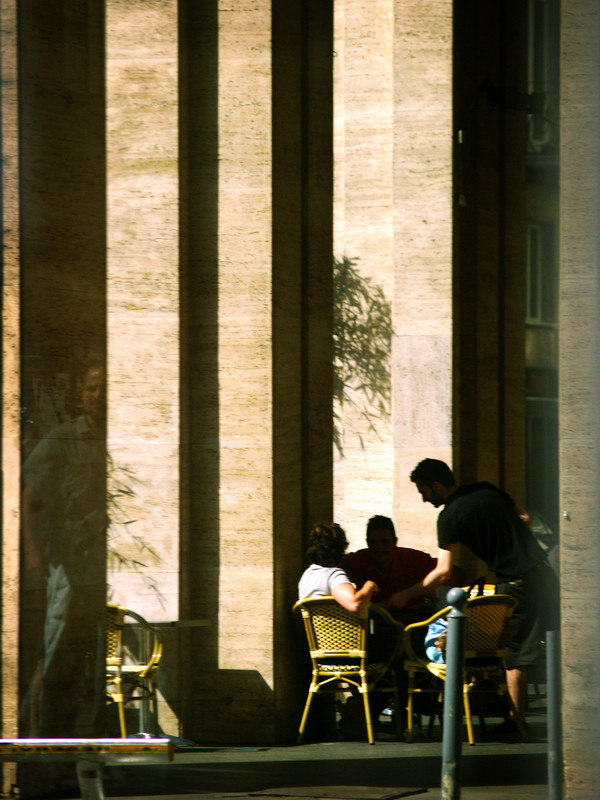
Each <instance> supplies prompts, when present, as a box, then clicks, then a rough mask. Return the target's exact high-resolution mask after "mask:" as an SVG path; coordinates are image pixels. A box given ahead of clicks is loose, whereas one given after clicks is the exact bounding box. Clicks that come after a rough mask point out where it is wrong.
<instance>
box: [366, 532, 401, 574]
mask: <svg viewBox="0 0 600 800" xmlns="http://www.w3.org/2000/svg"><path fill="white" fill-rule="evenodd" d="M367 546H368V548H369V555H370V556H371V560H372V561H373V563H374V564H375V566H376V567H377V568H378V569H381V570H388V569H391V568H392V566H393V564H394V549H395V547H396V540H395V539H394V537H393V536H392V532H391V531H390V530H388V529H387V528H379V529H375V530H372V531H369V536H368V538H367Z"/></svg>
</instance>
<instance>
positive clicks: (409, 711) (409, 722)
mask: <svg viewBox="0 0 600 800" xmlns="http://www.w3.org/2000/svg"><path fill="white" fill-rule="evenodd" d="M413 692H414V686H413V676H412V673H409V677H408V693H407V697H406V741H407V742H412V729H413Z"/></svg>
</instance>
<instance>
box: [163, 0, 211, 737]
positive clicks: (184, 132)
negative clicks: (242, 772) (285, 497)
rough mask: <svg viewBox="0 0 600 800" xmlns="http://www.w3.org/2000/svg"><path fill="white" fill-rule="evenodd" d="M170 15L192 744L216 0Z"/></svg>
mask: <svg viewBox="0 0 600 800" xmlns="http://www.w3.org/2000/svg"><path fill="white" fill-rule="evenodd" d="M178 18H179V52H180V61H179V68H180V69H179V114H180V116H179V130H180V136H179V148H180V158H179V180H180V192H181V201H180V254H181V255H180V299H181V319H180V323H181V350H180V355H181V373H180V374H181V380H180V387H179V388H180V412H181V443H180V455H181V459H180V464H181V467H180V498H181V499H180V519H181V524H180V536H181V538H180V551H179V552H180V570H181V571H180V587H179V588H180V618H181V619H196V618H208V619H210V620H211V622H212V625H211V628H210V630H209V632H207V631H202V630H200V631H198V630H193V629H190V630H189V631H182V632H181V636H180V650H179V653H178V657H179V663H180V676H181V677H180V683H179V692H178V698H177V700H175V701H174V703H173V706H174V711H175V714H176V715H177V717H178V718H179V720H180V721H181V724H182V732H183V735H184V736H185V737H186V738H190V739H192V740H194V741H196V740H200V738H201V732H202V722H201V720H202V719H203V717H204V710H203V709H204V707H205V706H206V702H205V692H206V680H207V674H212V673H213V671H216V670H217V669H218V666H217V664H218V661H217V659H218V641H219V627H218V596H219V569H220V560H219V535H220V531H219V514H220V508H219V413H220V409H219V387H218V318H217V315H218V300H219V297H218V246H217V245H218V221H219V211H218V197H219V193H218V189H219V185H218V178H219V162H218V155H219V153H218V148H219V131H218V77H219V76H218V55H219V50H218V46H219V42H218V39H219V28H218V4H217V3H216V2H215V1H212V2H202V3H197V2H193V0H192V1H190V0H180V2H179V7H178ZM193 664H195V665H196V667H193V666H192V665H193ZM200 664H201V667H200V668H198V666H199V665H200Z"/></svg>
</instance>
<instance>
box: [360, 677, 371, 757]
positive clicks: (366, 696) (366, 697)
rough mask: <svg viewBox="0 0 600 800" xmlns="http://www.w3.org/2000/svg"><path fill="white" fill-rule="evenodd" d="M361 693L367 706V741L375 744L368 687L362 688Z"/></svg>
mask: <svg viewBox="0 0 600 800" xmlns="http://www.w3.org/2000/svg"><path fill="white" fill-rule="evenodd" d="M359 691H360V692H361V693H362V696H363V703H364V706H365V721H366V723H367V739H368V740H369V744H374V743H375V740H374V739H373V723H372V722H371V706H370V704H369V690H368V688H367V687H366V686H364V685H363V686H361V687H360V689H359Z"/></svg>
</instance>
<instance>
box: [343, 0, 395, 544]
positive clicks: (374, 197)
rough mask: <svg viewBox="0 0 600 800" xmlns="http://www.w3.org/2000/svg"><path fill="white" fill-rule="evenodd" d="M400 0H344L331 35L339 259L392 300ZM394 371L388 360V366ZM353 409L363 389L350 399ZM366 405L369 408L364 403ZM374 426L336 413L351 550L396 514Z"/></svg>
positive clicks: (389, 468)
mask: <svg viewBox="0 0 600 800" xmlns="http://www.w3.org/2000/svg"><path fill="white" fill-rule="evenodd" d="M393 13H394V3H393V2H392V0H375V1H374V2H365V0H351V1H350V2H347V0H344V1H343V0H338V1H337V2H336V3H335V20H334V24H335V39H334V50H335V58H334V62H333V63H334V79H335V83H334V115H335V117H334V118H335V125H334V154H335V163H334V178H335V184H334V185H335V196H334V226H335V227H334V254H335V257H336V258H338V259H341V258H343V257H344V256H346V257H348V258H350V259H356V268H357V270H358V272H359V273H360V275H361V277H364V278H366V279H369V280H371V281H372V282H373V283H374V284H375V285H378V286H380V287H381V288H382V289H383V291H384V293H385V295H386V298H387V299H388V301H389V302H391V299H392V291H393V278H394V275H393V270H394V206H393V203H394V192H393V177H394V173H393V145H394V139H393V120H394V64H393V59H392V53H393V35H394V17H393ZM388 368H391V363H390V364H389V365H388ZM353 396H354V400H355V401H356V403H358V404H361V403H363V402H364V401H365V398H366V393H365V392H362V391H360V390H358V391H355V392H354V393H353ZM367 406H368V403H367ZM370 410H372V412H373V413H374V414H375V419H374V420H373V422H374V427H375V430H373V429H372V428H371V426H370V425H369V422H368V420H367V419H366V418H365V417H364V415H361V413H360V412H359V411H358V410H357V409H356V408H354V407H353V406H352V404H347V405H346V406H344V407H343V408H342V409H340V421H339V424H338V427H339V431H340V434H341V438H342V447H343V453H340V452H339V451H338V450H336V451H335V470H334V491H335V505H334V513H335V519H336V521H337V522H338V523H339V524H340V525H342V527H343V528H344V529H345V531H346V534H347V536H348V539H349V542H350V549H351V550H352V549H357V548H359V547H364V543H365V526H366V523H367V520H368V519H369V517H371V516H373V514H384V515H386V516H392V512H393V494H394V487H393V474H394V469H393V451H392V425H391V418H390V417H387V416H384V415H380V414H378V413H377V411H376V409H375V407H374V406H371V409H370Z"/></svg>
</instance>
